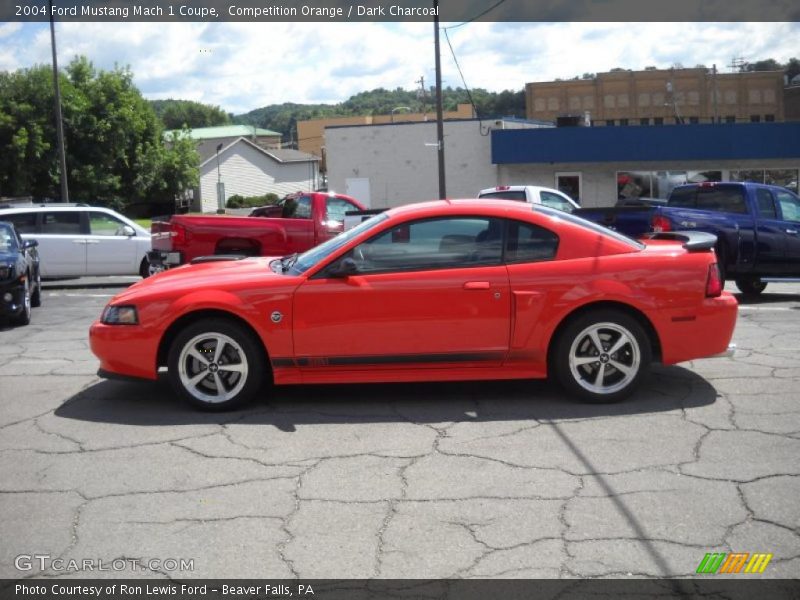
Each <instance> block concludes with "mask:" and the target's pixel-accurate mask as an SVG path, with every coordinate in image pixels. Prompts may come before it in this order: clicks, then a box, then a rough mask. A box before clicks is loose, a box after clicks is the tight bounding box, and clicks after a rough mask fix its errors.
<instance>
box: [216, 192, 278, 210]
mask: <svg viewBox="0 0 800 600" xmlns="http://www.w3.org/2000/svg"><path fill="white" fill-rule="evenodd" d="M279 199H280V198H278V195H277V194H272V193H270V194H264V195H263V196H246V197H245V196H241V195H240V194H234V195H233V196H231V197H230V198H228V202H227V203H226V206H227V207H228V208H255V207H257V206H266V205H267V204H275V203H276V202H277V201H278V200H279Z"/></svg>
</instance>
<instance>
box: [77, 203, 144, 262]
mask: <svg viewBox="0 0 800 600" xmlns="http://www.w3.org/2000/svg"><path fill="white" fill-rule="evenodd" d="M87 217H88V222H89V233H88V235H87V236H86V274H87V275H136V274H138V273H139V264H138V259H139V258H140V257H139V253H138V250H137V243H136V236H135V235H133V236H131V235H126V229H125V228H126V223H124V222H123V221H121V220H120V219H118V218H116V217H115V216H114V215H111V214H109V213H106V212H103V211H95V210H92V211H88V212H87ZM129 231H130V227H128V232H129Z"/></svg>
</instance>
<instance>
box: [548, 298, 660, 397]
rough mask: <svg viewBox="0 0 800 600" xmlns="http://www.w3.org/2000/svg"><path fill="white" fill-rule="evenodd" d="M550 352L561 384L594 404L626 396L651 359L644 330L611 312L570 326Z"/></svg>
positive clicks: (593, 314)
mask: <svg viewBox="0 0 800 600" xmlns="http://www.w3.org/2000/svg"><path fill="white" fill-rule="evenodd" d="M554 350H555V351H554V352H553V353H552V359H553V361H554V363H553V368H554V371H555V375H556V377H557V378H558V380H559V382H560V383H561V385H562V386H563V387H564V388H565V389H566V390H567V391H568V392H570V393H571V394H573V395H575V396H578V397H580V398H582V399H583V400H586V401H588V402H593V403H608V402H617V401H619V400H622V399H623V398H625V397H627V396H629V395H630V394H631V393H632V392H633V391H634V390H635V389H636V387H637V386H638V385H639V384H640V383H641V380H642V377H643V376H644V374H645V373H646V372H647V370H648V368H649V366H650V362H651V360H652V351H651V348H650V340H649V338H648V335H647V333H646V332H645V330H644V328H643V327H642V326H641V325H640V324H639V323H638V321H636V319H634V318H633V317H630V316H628V315H627V314H625V313H623V312H621V311H618V310H613V309H600V310H594V311H592V312H589V313H586V314H584V315H582V316H580V317H578V318H577V319H575V320H574V321H572V322H571V323H569V324H568V325H567V327H566V328H565V329H564V330H563V331H562V332H561V334H560V335H559V337H558V339H557V340H556V345H555V349H554Z"/></svg>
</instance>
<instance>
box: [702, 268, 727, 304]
mask: <svg viewBox="0 0 800 600" xmlns="http://www.w3.org/2000/svg"><path fill="white" fill-rule="evenodd" d="M724 285H725V283H724V282H723V281H722V277H720V276H719V268H717V263H711V264H710V265H708V279H706V298H716V297H717V296H720V295H722V288H723V287H724Z"/></svg>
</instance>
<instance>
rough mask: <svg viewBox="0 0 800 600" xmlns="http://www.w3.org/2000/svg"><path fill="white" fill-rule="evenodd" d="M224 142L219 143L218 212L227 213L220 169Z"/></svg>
mask: <svg viewBox="0 0 800 600" xmlns="http://www.w3.org/2000/svg"><path fill="white" fill-rule="evenodd" d="M222 146H223V144H222V142H220V143H219V144H217V214H220V215H221V214H224V213H225V184H224V183H222V173H221V171H220V170H219V151H220V150H222Z"/></svg>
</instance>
